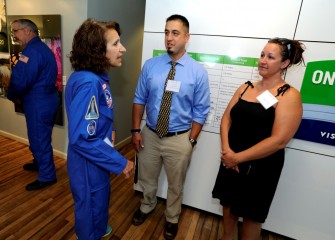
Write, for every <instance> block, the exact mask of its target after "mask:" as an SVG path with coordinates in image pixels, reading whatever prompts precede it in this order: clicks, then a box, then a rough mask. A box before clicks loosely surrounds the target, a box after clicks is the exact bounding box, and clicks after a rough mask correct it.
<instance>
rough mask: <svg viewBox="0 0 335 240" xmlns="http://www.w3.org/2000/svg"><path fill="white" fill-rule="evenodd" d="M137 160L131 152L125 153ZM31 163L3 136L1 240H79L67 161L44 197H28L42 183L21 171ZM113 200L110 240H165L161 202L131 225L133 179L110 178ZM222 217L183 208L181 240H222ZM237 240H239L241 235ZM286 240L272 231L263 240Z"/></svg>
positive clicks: (23, 149)
mask: <svg viewBox="0 0 335 240" xmlns="http://www.w3.org/2000/svg"><path fill="white" fill-rule="evenodd" d="M120 152H121V153H122V154H124V155H125V156H126V157H127V158H129V159H134V152H133V150H132V149H131V148H130V146H126V147H124V148H122V149H120ZM31 160H32V155H31V153H30V151H29V148H28V146H27V145H25V144H22V143H19V142H17V141H14V140H11V139H8V138H5V137H3V136H0V240H5V239H48V240H52V239H55V240H58V239H66V240H68V239H70V240H71V239H73V240H75V239H76V235H75V233H74V229H73V225H74V214H73V200H72V195H71V192H70V188H69V180H68V176H67V170H66V162H65V160H64V159H61V158H59V157H55V164H56V168H57V178H58V182H57V184H55V185H52V186H50V187H48V188H45V189H43V190H39V191H32V192H28V191H26V190H25V185H26V184H27V183H30V182H32V181H34V180H35V179H36V178H37V174H36V173H35V172H27V171H24V170H23V169H22V165H23V164H24V163H26V162H30V161H31ZM111 183H112V195H111V204H110V209H109V223H110V224H111V225H112V227H113V233H112V234H111V235H110V236H108V237H106V238H105V239H115V240H116V239H123V240H128V239H134V240H137V239H148V240H149V239H150V240H155V239H164V238H163V230H164V224H165V218H164V208H165V201H164V200H163V199H159V201H158V204H157V207H156V209H155V211H154V212H153V213H152V214H151V215H150V216H149V218H148V219H147V221H146V222H145V223H144V224H142V225H141V226H138V227H135V226H133V225H132V224H131V219H132V215H133V213H134V212H135V210H136V209H137V208H138V207H139V201H140V198H141V194H140V193H139V192H136V191H134V190H133V179H128V180H124V179H123V176H122V175H120V176H113V175H112V176H111ZM221 233H222V217H220V216H218V215H214V214H211V213H207V212H204V211H200V210H197V209H194V208H190V207H187V206H183V211H182V215H181V218H180V221H179V232H178V235H177V237H176V239H189V240H191V239H193V240H196V239H203V240H209V239H219V238H220V237H221ZM235 239H238V237H237V233H236V237H235ZM265 239H266V240H287V239H288V238H284V237H283V236H279V235H276V234H273V233H269V232H268V231H263V232H262V237H261V238H260V240H265Z"/></svg>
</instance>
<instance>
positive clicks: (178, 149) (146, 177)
mask: <svg viewBox="0 0 335 240" xmlns="http://www.w3.org/2000/svg"><path fill="white" fill-rule="evenodd" d="M189 134H190V131H189V132H186V133H184V134H180V135H177V136H172V137H163V138H159V137H158V136H157V134H156V133H154V132H153V131H151V130H150V129H149V128H148V127H146V126H145V127H144V128H143V130H142V137H143V141H144V148H143V149H142V150H141V151H140V152H139V153H138V180H139V184H140V186H141V187H142V189H143V199H142V200H141V207H140V209H141V211H142V212H144V213H148V212H150V211H152V210H153V209H154V208H155V206H156V203H157V198H156V193H157V188H158V178H159V175H160V172H161V168H162V165H164V168H165V171H166V175H167V180H168V190H167V199H166V210H165V217H166V221H168V222H172V223H178V219H179V215H180V212H181V204H182V201H183V188H184V181H185V177H186V172H187V168H188V166H189V163H190V160H191V155H192V145H191V143H190V141H189Z"/></svg>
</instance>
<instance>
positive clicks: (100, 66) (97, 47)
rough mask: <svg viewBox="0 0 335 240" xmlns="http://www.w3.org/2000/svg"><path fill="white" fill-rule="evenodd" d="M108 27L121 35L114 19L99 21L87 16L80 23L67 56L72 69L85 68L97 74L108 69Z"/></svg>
mask: <svg viewBox="0 0 335 240" xmlns="http://www.w3.org/2000/svg"><path fill="white" fill-rule="evenodd" d="M109 29H114V30H115V31H116V32H117V33H118V34H119V35H121V29H120V25H119V24H118V23H117V22H115V21H108V22H101V21H97V20H95V19H92V18H89V19H87V20H86V21H85V22H83V23H82V25H81V26H80V27H79V29H78V30H77V32H76V34H75V35H74V37H73V42H72V51H71V53H70V56H69V58H70V62H71V65H72V69H73V70H75V71H81V70H87V71H91V72H95V73H98V74H99V73H103V72H107V71H108V70H109V68H110V67H111V66H110V63H109V60H108V58H107V57H106V48H107V44H106V38H105V33H106V32H107V30H109Z"/></svg>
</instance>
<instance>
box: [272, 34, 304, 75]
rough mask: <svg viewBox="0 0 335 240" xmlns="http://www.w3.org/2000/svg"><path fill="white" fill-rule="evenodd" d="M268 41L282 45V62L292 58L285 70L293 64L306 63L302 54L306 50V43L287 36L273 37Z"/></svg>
mask: <svg viewBox="0 0 335 240" xmlns="http://www.w3.org/2000/svg"><path fill="white" fill-rule="evenodd" d="M268 43H275V44H278V45H279V46H280V47H281V50H282V51H281V56H282V62H284V61H285V60H287V59H289V60H290V63H289V65H288V66H287V67H286V68H285V70H286V69H287V68H289V67H290V66H292V65H299V64H301V63H305V61H304V57H303V55H302V54H303V52H304V51H305V45H304V44H303V43H301V42H300V41H298V40H291V39H287V38H272V39H270V40H269V41H268Z"/></svg>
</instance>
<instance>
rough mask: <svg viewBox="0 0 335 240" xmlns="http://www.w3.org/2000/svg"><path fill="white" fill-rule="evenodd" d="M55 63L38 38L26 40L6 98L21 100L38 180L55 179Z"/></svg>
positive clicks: (57, 104)
mask: <svg viewBox="0 0 335 240" xmlns="http://www.w3.org/2000/svg"><path fill="white" fill-rule="evenodd" d="M56 79H57V63H56V59H55V56H54V54H53V53H52V51H51V50H50V48H49V47H48V46H47V45H46V44H44V43H43V42H42V41H41V39H40V38H39V37H35V38H33V39H31V40H30V41H29V43H28V44H27V45H26V46H25V48H24V49H23V51H22V55H21V57H20V58H19V61H18V62H17V63H16V65H15V67H14V68H13V70H12V75H11V78H10V85H9V89H8V95H7V98H8V99H9V100H16V99H20V100H21V101H22V104H23V110H24V113H25V117H26V123H27V133H28V139H29V148H30V150H31V152H32V154H33V157H34V161H35V162H36V163H37V164H38V166H39V171H38V179H37V180H39V181H42V182H46V181H53V180H55V179H56V169H55V164H54V159H53V152H52V145H51V136H52V128H53V126H54V122H55V117H56V113H57V110H58V107H59V101H60V99H59V96H58V93H57V89H56V87H55V84H56Z"/></svg>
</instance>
